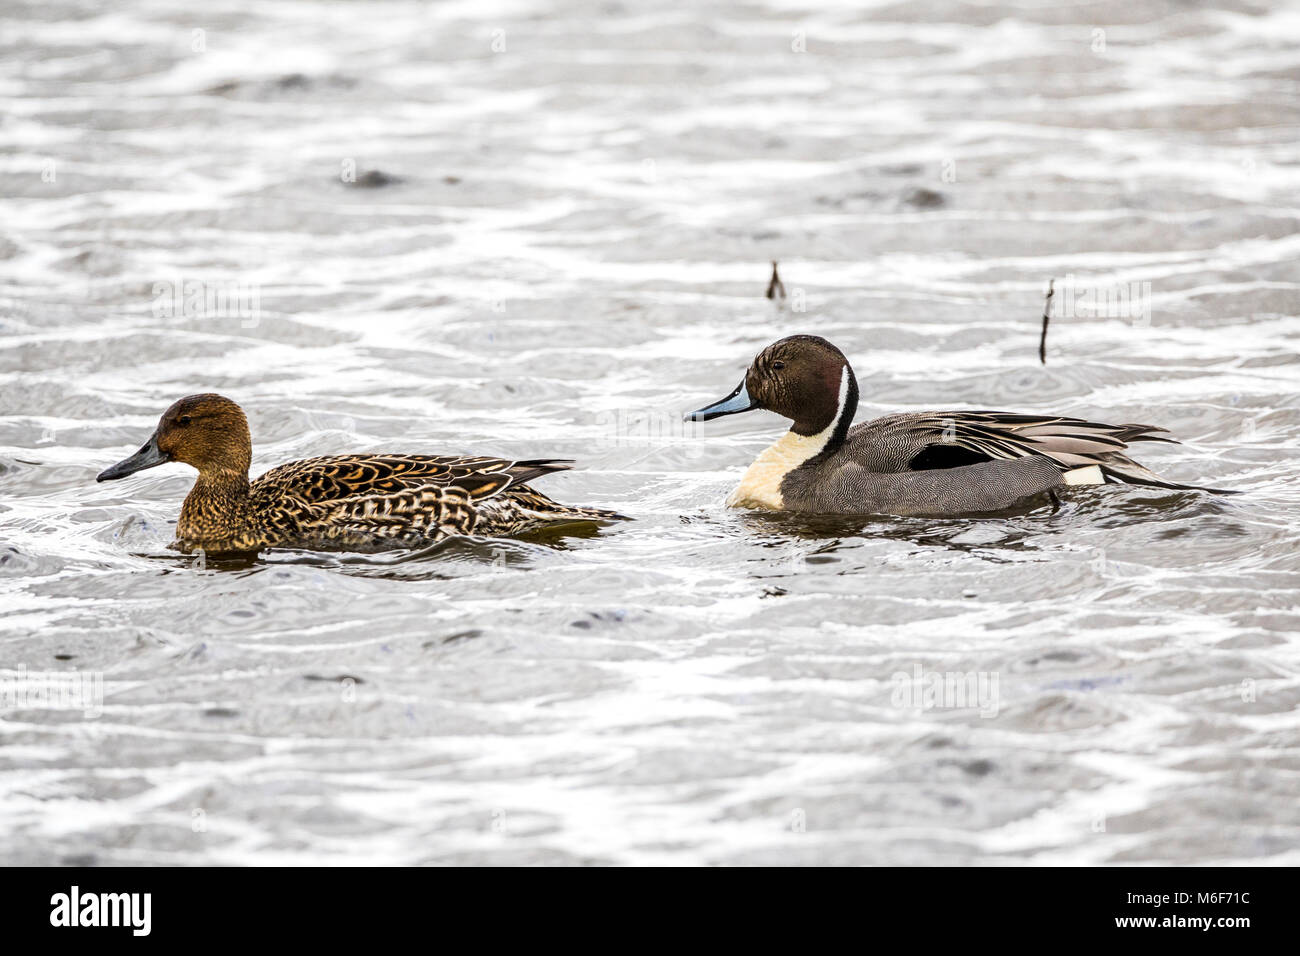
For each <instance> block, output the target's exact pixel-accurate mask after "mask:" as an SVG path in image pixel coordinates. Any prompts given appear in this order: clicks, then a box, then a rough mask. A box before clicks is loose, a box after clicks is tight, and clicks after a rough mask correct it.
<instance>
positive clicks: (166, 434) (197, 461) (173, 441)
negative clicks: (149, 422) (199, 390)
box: [96, 393, 253, 481]
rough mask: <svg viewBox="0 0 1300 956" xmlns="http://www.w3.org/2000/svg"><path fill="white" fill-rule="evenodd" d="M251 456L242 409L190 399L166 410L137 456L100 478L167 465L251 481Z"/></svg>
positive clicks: (206, 397) (208, 398)
mask: <svg viewBox="0 0 1300 956" xmlns="http://www.w3.org/2000/svg"><path fill="white" fill-rule="evenodd" d="M252 458H253V442H252V439H251V438H250V437H249V434H248V419H246V418H245V417H244V411H243V409H241V408H240V407H239V406H238V405H236V404H235V403H234V402H232V401H231V400H230V399H228V398H225V397H223V396H221V395H213V394H212V393H206V394H203V395H189V396H186V397H185V398H182V399H181V400H180V401H178V402H176V403H175V404H174V405H172V407H171V408H169V409H167V411H165V412H163V414H162V418H160V419H158V427H157V428H156V429H154V433H153V435H151V436H150V437H149V440H148V441H147V442H145V443H144V445H143V446H142V447H141V449H140V450H139V451H138V452H136V453H135V454H134V455H132V456H131V457H130V458H127V459H126V460H124V461H119V462H118V463H117V464H116V465H114V466H113V467H111V468H107V469H105V470H104V471H102V472H100V473H99V477H98V478H97V479H96V480H97V481H111V480H112V479H114V478H125V477H126V476H127V475H133V474H135V473H136V472H137V471H143V470H144V469H145V468H153V467H154V466H155V465H162V464H165V463H167V462H169V461H180V462H184V463H185V464H187V465H193V466H194V467H195V468H197V469H198V470H199V473H200V474H213V473H216V472H229V473H232V474H236V475H239V476H241V477H244V478H247V477H248V467H249V465H250V464H252Z"/></svg>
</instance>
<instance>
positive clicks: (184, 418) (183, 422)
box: [176, 415, 190, 425]
mask: <svg viewBox="0 0 1300 956" xmlns="http://www.w3.org/2000/svg"><path fill="white" fill-rule="evenodd" d="M189 423H190V416H188V415H182V416H181V417H180V418H178V419H176V424H177V425H188V424H189Z"/></svg>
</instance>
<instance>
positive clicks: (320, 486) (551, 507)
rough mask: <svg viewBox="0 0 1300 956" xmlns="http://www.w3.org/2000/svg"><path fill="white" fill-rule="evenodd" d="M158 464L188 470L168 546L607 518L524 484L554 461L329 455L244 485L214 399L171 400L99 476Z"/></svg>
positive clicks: (321, 539)
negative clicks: (146, 433) (127, 452)
mask: <svg viewBox="0 0 1300 956" xmlns="http://www.w3.org/2000/svg"><path fill="white" fill-rule="evenodd" d="M169 461H179V462H184V463H186V464H188V465H193V466H194V467H195V468H197V469H198V472H199V477H198V480H197V481H195V483H194V487H193V489H191V491H190V493H189V495H188V496H187V497H186V499H185V504H184V505H182V507H181V515H180V520H179V521H178V522H177V524H176V534H177V540H176V541H175V542H173V545H172V546H173V547H175V548H177V549H178V550H181V551H186V552H189V551H195V550H199V549H202V550H203V551H207V552H247V551H260V550H262V549H263V548H271V547H292V548H312V549H321V550H342V551H374V550H381V549H384V548H392V547H409V546H418V545H424V544H430V543H432V542H435V541H439V540H441V539H443V538H445V537H447V536H449V535H458V534H482V535H507V534H516V533H518V532H521V531H528V530H530V529H533V528H538V527H542V526H545V525H551V524H558V523H565V522H575V521H583V522H592V521H612V520H616V519H619V518H621V517H622V516H621V515H618V514H616V513H615V512H613V511H604V510H602V509H599V508H576V507H570V506H568V505H562V504H559V503H558V502H555V501H552V500H551V499H550V498H548V497H546V495H544V494H542V493H541V492H539V491H535V490H533V489H532V488H530V487H528V485H527V482H529V481H532V480H533V479H534V478H538V477H541V476H542V475H546V474H550V473H551V472H554V471H563V470H565V469H567V468H568V467H569V465H570V463H569V462H566V461H558V460H552V459H536V460H532V461H506V460H504V459H500V458H482V457H453V456H440V457H433V456H430V455H340V456H337V457H333V458H307V459H304V460H302V461H291V462H288V463H286V464H283V465H279V466H278V467H275V468H272V469H271V470H270V471H268V472H267V473H266V474H264V475H262V476H261V477H260V478H258V479H257V480H256V481H253V482H251V483H250V482H249V480H248V469H249V465H250V464H251V462H252V440H251V439H250V437H249V433H248V421H247V420H246V419H245V418H244V412H243V410H242V409H241V408H240V407H239V406H238V405H236V404H235V403H234V402H232V401H231V400H230V399H228V398H223V397H222V396H220V395H212V394H205V395H191V396H189V397H188V398H182V399H181V400H180V401H178V402H176V403H175V404H174V405H172V407H171V408H169V409H167V411H165V412H164V413H163V415H162V418H161V419H160V420H159V422H158V428H157V429H156V430H155V431H154V433H153V435H152V436H151V437H150V438H149V441H147V442H146V443H145V444H144V447H142V448H141V449H140V450H139V451H138V452H136V453H135V454H134V455H132V456H131V457H130V458H127V459H126V460H125V461H120V462H118V463H117V464H116V465H113V466H112V467H111V468H108V469H106V470H105V471H103V472H101V473H100V475H99V478H98V480H99V481H108V480H111V479H114V478H123V477H125V476H127V475H130V474H134V473H135V472H137V471H140V470H142V469H144V468H152V467H154V466H155V465H161V464H164V463H165V462H169Z"/></svg>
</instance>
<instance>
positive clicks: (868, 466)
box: [686, 335, 1216, 515]
mask: <svg viewBox="0 0 1300 956" xmlns="http://www.w3.org/2000/svg"><path fill="white" fill-rule="evenodd" d="M857 407H858V383H857V380H856V379H855V378H854V376H853V369H852V368H851V367H850V366H849V361H848V359H846V358H845V357H844V353H843V352H841V351H840V350H839V349H837V348H836V347H835V346H834V345H832V344H831V343H830V342H827V341H826V340H825V339H823V338H819V337H817V336H815V335H792V336H790V337H788V338H784V339H781V340H780V341H778V342H774V343H773V344H772V345H769V346H768V347H767V348H765V349H764V350H763V351H762V352H760V353H759V354H758V356H757V357H755V359H754V361H753V363H752V364H751V365H750V366H749V371H748V372H746V373H745V378H744V380H743V381H742V382H741V383H740V385H739V386H737V388H736V390H735V391H734V392H732V393H731V394H730V395H729V396H727V397H726V398H724V399H723V400H722V401H720V402H716V403H714V404H713V405H709V406H707V407H705V408H701V409H699V410H698V411H695V412H691V413H690V414H689V415H687V416H686V417H687V419H688V420H691V421H708V420H709V419H712V418H717V417H719V416H721V415H733V414H736V413H737V412H747V411H750V410H751V409H755V408H765V409H768V410H769V411H774V412H776V413H777V414H779V415H784V416H785V417H786V418H789V419H792V420H793V421H794V424H793V425H792V426H791V428H790V430H789V431H788V432H787V433H786V434H785V435H784V436H782V437H781V439H780V440H779V441H777V442H776V444H774V445H772V447H770V448H768V449H767V450H766V451H764V452H763V453H762V454H761V455H759V456H758V459H757V460H756V461H755V462H754V463H753V464H752V465H750V467H749V470H748V471H747V472H745V476H744V477H743V478H742V479H741V482H740V487H738V488H737V489H736V490H735V491H734V492H733V493H732V495H731V497H730V498H729V499H728V500H727V503H728V504H729V505H732V506H733V507H739V508H765V509H769V510H773V511H797V512H806V513H824V514H898V515H950V514H963V513H977V512H984V511H999V510H1002V509H1004V508H1007V507H1009V506H1011V505H1013V504H1015V503H1016V502H1017V501H1020V500H1022V499H1024V498H1027V497H1029V496H1031V495H1036V494H1040V493H1042V492H1045V491H1049V490H1051V489H1053V488H1056V487H1058V486H1060V485H1076V484H1102V483H1104V482H1108V481H1109V482H1127V483H1131V484H1138V485H1153V486H1155V487H1159V488H1175V489H1191V488H1192V486H1190V485H1180V484H1177V483H1175V482H1172V481H1166V480H1165V479H1163V478H1161V477H1160V476H1159V475H1156V474H1154V473H1153V472H1150V471H1148V470H1147V469H1146V468H1144V467H1142V466H1141V465H1139V464H1138V463H1137V462H1135V461H1134V460H1133V459H1131V458H1129V457H1128V456H1127V455H1126V454H1125V453H1124V452H1125V451H1126V450H1127V448H1128V443H1129V442H1136V441H1163V442H1171V441H1172V439H1169V438H1161V437H1159V436H1158V435H1156V434H1154V433H1156V432H1162V431H1164V429H1162V428H1154V427H1152V426H1150V425H1104V424H1100V423H1098V422H1089V421H1084V420H1083V419H1078V418H1062V417H1059V416H1055V415H1019V414H1012V413H1008V412H971V411H952V412H913V413H908V414H901V415H887V416H885V417H884V418H878V419H876V420H875V421H871V422H865V423H863V424H861V425H858V426H856V427H851V426H852V423H853V415H854V413H855V412H856V411H857ZM1195 490H1203V491H1215V490H1216V489H1210V488H1206V489H1195Z"/></svg>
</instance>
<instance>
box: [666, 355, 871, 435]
mask: <svg viewBox="0 0 1300 956" xmlns="http://www.w3.org/2000/svg"><path fill="white" fill-rule="evenodd" d="M755 408H765V409H767V410H768V411H771V412H776V413H777V414H778V415H784V416H785V417H786V418H789V419H791V420H792V421H793V422H794V424H793V425H792V426H790V429H791V431H793V432H795V433H796V434H798V435H819V434H821V433H822V432H824V431H826V430H827V429H828V428H831V427H832V426H834V428H835V430H834V433H833V434H832V435H831V436H830V440H831V441H834V442H838V441H842V440H843V439H844V435H845V434H846V433H847V432H848V429H849V425H850V424H851V423H852V422H853V415H854V413H855V412H856V411H857V408H858V382H857V379H856V378H854V377H853V369H852V368H851V367H850V366H849V360H848V359H847V358H845V357H844V353H843V352H841V351H840V350H839V349H837V348H836V347H835V346H834V345H831V343H830V342H827V341H826V340H825V339H823V338H821V337H820V336H816V335H791V336H789V337H787V338H784V339H781V340H779V341H777V342H773V343H772V344H771V345H769V346H768V347H767V348H765V349H763V351H761V352H759V353H758V355H757V356H755V358H754V361H753V362H752V363H751V364H750V366H749V371H747V372H746V373H745V378H744V380H743V381H742V382H741V383H740V384H739V385H738V386H736V390H735V391H734V392H732V393H731V394H730V395H728V396H727V397H726V398H724V399H723V400H722V401H720V402H715V403H714V404H712V405H708V406H706V407H704V408H701V409H699V410H698V411H694V412H691V413H690V414H688V415H687V416H686V420H687V421H696V422H707V421H709V420H710V419H712V418H718V417H720V416H722V415H735V414H736V413H738V412H748V411H751V410H752V409H755Z"/></svg>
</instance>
